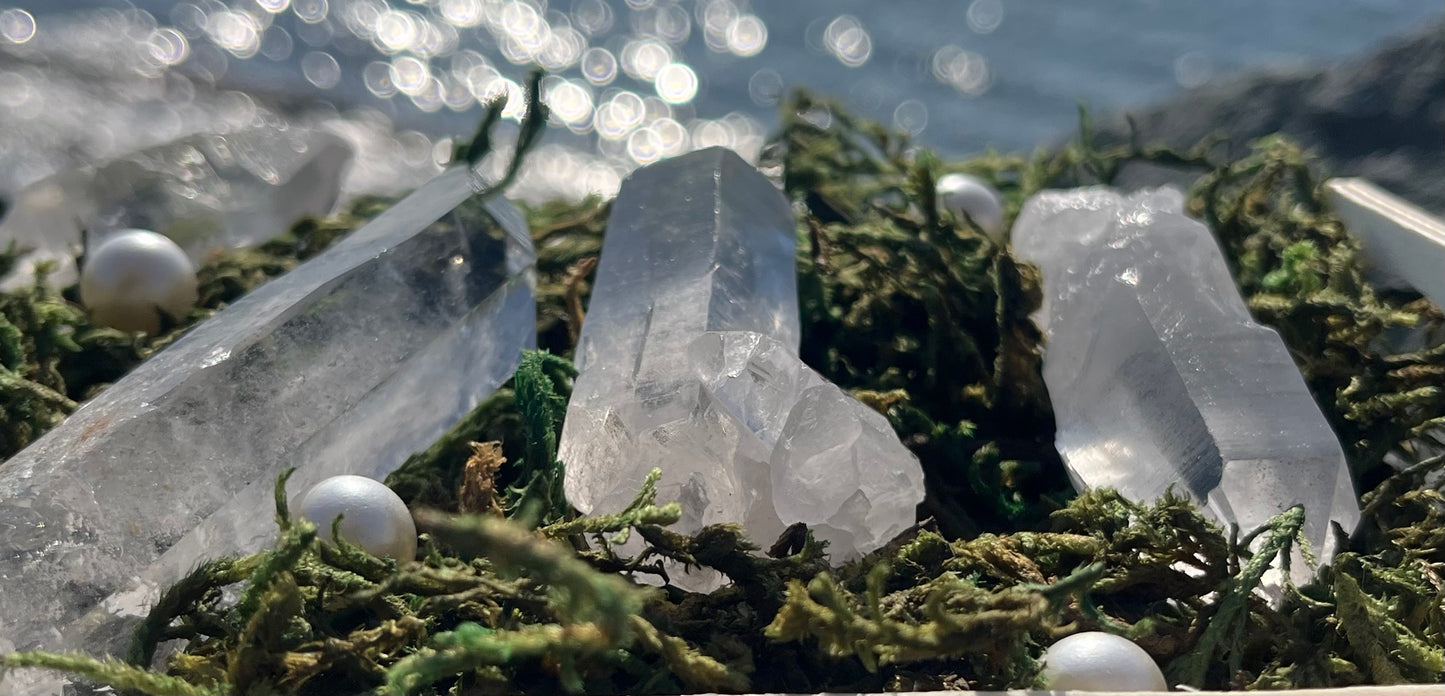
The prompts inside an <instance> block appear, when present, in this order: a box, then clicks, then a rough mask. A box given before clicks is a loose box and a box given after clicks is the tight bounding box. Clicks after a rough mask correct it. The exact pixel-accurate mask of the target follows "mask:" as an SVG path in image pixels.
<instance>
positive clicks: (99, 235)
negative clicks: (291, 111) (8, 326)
mask: <svg viewBox="0 0 1445 696" xmlns="http://www.w3.org/2000/svg"><path fill="white" fill-rule="evenodd" d="M351 158H352V150H351V146H350V145H348V144H347V143H346V141H345V140H343V139H341V138H340V137H338V136H335V135H332V134H330V133H326V132H324V131H318V130H311V129H305V128H301V127H294V128H274V127H269V126H259V127H255V128H250V129H247V130H242V131H237V132H235V133H228V134H217V133H203V134H197V135H190V136H187V137H185V138H181V139H179V140H176V141H174V142H170V143H166V144H164V145H158V146H156V147H152V148H148V149H145V150H141V151H139V152H133V153H131V154H128V155H125V156H123V157H119V158H117V159H114V160H111V161H110V162H107V163H105V164H102V165H100V166H85V167H78V168H75V169H70V170H66V171H62V172H59V173H57V174H54V175H52V176H50V177H48V178H45V179H42V180H40V181H37V182H35V183H33V184H31V185H29V186H27V187H26V188H24V189H22V190H21V191H20V192H19V193H18V194H16V195H15V197H14V199H13V200H11V201H9V206H8V208H9V210H8V211H7V213H6V214H5V216H4V217H3V218H0V244H6V243H9V242H10V241H11V240H14V241H16V242H18V243H19V244H20V245H21V246H24V247H29V248H32V249H34V251H33V252H32V253H31V254H30V255H28V256H27V257H26V258H25V259H24V261H25V264H26V266H29V267H33V266H34V264H35V263H36V262H39V261H43V260H47V259H53V260H56V261H58V262H60V264H61V265H60V267H59V268H58V269H57V271H56V273H55V274H54V275H52V276H51V280H52V281H53V282H56V283H62V284H63V283H67V282H70V281H71V280H72V279H73V278H74V277H75V269H74V267H73V266H74V264H73V263H71V260H70V254H71V252H72V251H73V247H74V246H76V245H77V244H78V243H79V242H80V241H81V234H82V232H81V231H82V230H85V233H86V234H87V235H88V237H89V239H88V240H87V241H88V243H89V244H90V245H91V246H95V245H97V244H99V243H100V242H101V241H103V240H104V239H105V237H106V236H107V235H108V234H110V233H112V232H115V231H117V230H122V229H126V228H139V229H145V230H151V231H153V232H158V233H160V234H163V235H165V236H167V237H170V238H171V239H172V240H173V241H175V242H176V243H177V244H179V245H180V246H181V248H182V249H185V250H186V252H187V253H188V254H189V255H190V256H191V258H192V259H193V260H197V261H199V260H200V259H201V258H203V257H204V256H205V255H207V254H209V253H210V252H212V251H215V250H217V249H227V248H234V247H240V246H245V245H248V244H253V243H257V242H260V241H264V240H266V239H269V238H271V237H274V236H276V235H277V234H280V233H281V232H283V231H285V230H286V229H287V228H288V227H290V226H291V223H293V222H295V221H296V220H298V219H300V218H303V217H307V216H314V217H317V216H323V215H326V214H327V213H330V212H331V209H332V207H333V206H335V204H336V200H337V197H338V196H340V194H341V180H342V175H343V174H344V173H345V170H346V167H347V165H348V164H349V163H350V162H351ZM29 275H30V274H29V273H18V274H16V275H15V276H12V277H11V278H9V279H7V282H8V283H9V284H10V285H14V284H25V283H29V282H30V279H29Z"/></svg>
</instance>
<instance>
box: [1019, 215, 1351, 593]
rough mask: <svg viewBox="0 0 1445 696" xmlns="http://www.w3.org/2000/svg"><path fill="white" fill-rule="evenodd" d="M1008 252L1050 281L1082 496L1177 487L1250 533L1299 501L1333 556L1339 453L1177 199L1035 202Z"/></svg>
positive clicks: (1071, 452)
mask: <svg viewBox="0 0 1445 696" xmlns="http://www.w3.org/2000/svg"><path fill="white" fill-rule="evenodd" d="M1013 245H1014V251H1015V253H1017V254H1018V255H1019V257H1020V258H1023V259H1025V260H1027V261H1029V262H1031V263H1033V264H1035V265H1037V266H1038V267H1039V268H1040V270H1041V271H1042V272H1043V282H1044V304H1043V307H1042V308H1041V309H1040V310H1039V313H1038V315H1037V320H1038V322H1039V325H1040V327H1041V328H1043V329H1044V331H1045V335H1046V340H1047V344H1046V345H1047V351H1046V353H1045V355H1044V368H1043V372H1044V381H1045V383H1046V384H1047V385H1048V388H1049V396H1050V399H1051V400H1052V401H1053V405H1054V414H1055V417H1056V419H1057V423H1058V433H1057V436H1056V444H1057V446H1058V449H1059V453H1060V454H1061V455H1062V456H1063V459H1064V462H1065V463H1066V464H1067V466H1068V469H1069V473H1070V475H1071V476H1072V478H1073V481H1074V484H1075V486H1077V487H1079V488H1085V487H1101V486H1108V487H1113V488H1116V489H1118V490H1119V491H1120V492H1122V493H1124V494H1125V495H1127V496H1129V497H1131V498H1134V499H1136V500H1153V499H1154V498H1156V497H1158V496H1159V495H1160V494H1162V493H1163V492H1164V491H1165V489H1166V488H1167V487H1169V486H1170V485H1177V486H1178V489H1179V490H1181V491H1184V492H1188V493H1190V494H1191V495H1192V496H1193V497H1194V498H1195V499H1196V500H1197V501H1199V502H1200V503H1201V504H1202V505H1203V506H1204V508H1205V509H1206V510H1207V512H1208V513H1210V514H1211V515H1213V516H1214V517H1215V518H1216V519H1218V520H1219V521H1221V522H1224V523H1237V524H1238V525H1240V527H1241V528H1243V529H1245V530H1249V529H1251V528H1254V527H1256V526H1258V525H1260V524H1261V523H1263V522H1264V521H1265V520H1267V519H1268V518H1270V517H1271V516H1273V515H1275V514H1277V513H1279V512H1281V511H1283V510H1285V509H1288V508H1289V507H1291V506H1293V505H1296V504H1302V505H1304V506H1305V511H1306V515H1307V522H1306V526H1305V536H1306V537H1307V538H1308V539H1309V541H1310V543H1311V544H1312V546H1313V548H1314V550H1315V551H1316V552H1320V553H1321V557H1322V558H1321V560H1325V561H1327V560H1328V559H1329V558H1330V557H1331V555H1332V554H1333V552H1334V543H1333V538H1332V535H1331V534H1330V522H1331V521H1334V522H1338V523H1340V525H1341V526H1342V527H1343V528H1344V529H1345V531H1347V532H1349V531H1353V530H1354V528H1355V525H1356V523H1357V522H1358V521H1359V515H1360V512H1359V506H1358V502H1357V501H1358V499H1357V498H1356V496H1355V491H1354V487H1353V484H1352V483H1351V479H1350V473H1349V469H1348V467H1347V466H1346V464H1345V458H1344V453H1343V451H1342V450H1341V448H1340V444H1339V441H1338V440H1337V439H1336V437H1335V434H1334V432H1333V431H1332V430H1331V429H1330V426H1329V424H1328V423H1327V422H1326V421H1325V419H1324V416H1323V415H1322V414H1321V413H1320V409H1319V407H1318V406H1317V405H1316V404H1315V402H1314V401H1313V400H1312V399H1311V397H1310V393H1309V391H1308V389H1307V388H1306V386H1305V383H1304V379H1303V377H1301V376H1300V373H1299V370H1298V369H1296V367H1295V365H1294V363H1293V362H1292V361H1291V360H1290V356H1289V352H1288V350H1287V349H1286V348H1285V345H1284V343H1283V341H1281V340H1280V338H1279V335H1278V334H1276V333H1275V332H1274V330H1272V329H1269V328H1267V327H1264V326H1261V325H1259V324H1257V323H1255V322H1254V321H1253V320H1252V319H1251V318H1250V315H1249V311H1248V308H1247V307H1246V306H1245V304H1244V301H1243V300H1242V299H1241V298H1240V296H1239V292H1238V290H1237V289H1236V287H1235V285H1234V281H1233V279H1232V278H1231V276H1230V274H1229V270H1228V268H1227V267H1226V265H1225V262H1224V257H1223V255H1222V254H1221V253H1220V250H1219V247H1218V245H1217V243H1216V242H1215V240H1214V237H1213V236H1212V235H1211V234H1210V232H1209V230H1208V228H1206V227H1205V226H1204V225H1203V224H1201V223H1199V222H1197V221H1195V220H1191V219H1189V218H1187V217H1185V215H1184V213H1183V197H1182V196H1181V195H1180V194H1179V193H1178V192H1177V191H1174V190H1170V189H1162V190H1157V191H1145V192H1140V193H1137V194H1133V195H1130V196H1122V195H1120V194H1118V193H1115V192H1113V191H1111V190H1107V189H1079V190H1073V191H1049V192H1044V193H1041V194H1039V195H1037V196H1035V197H1034V198H1032V199H1030V200H1029V201H1028V203H1027V204H1026V205H1025V206H1024V210H1023V212H1022V214H1021V215H1020V216H1019V218H1018V221H1017V222H1016V223H1015V224H1014V229H1013ZM1301 566H1303V564H1302V563H1297V564H1296V566H1295V568H1294V575H1295V579H1296V580H1301V579H1305V578H1307V577H1308V576H1309V574H1310V573H1309V571H1308V569H1306V568H1303V567H1301Z"/></svg>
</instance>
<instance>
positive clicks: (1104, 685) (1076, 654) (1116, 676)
mask: <svg viewBox="0 0 1445 696" xmlns="http://www.w3.org/2000/svg"><path fill="white" fill-rule="evenodd" d="M1043 663H1044V681H1045V688H1047V689H1049V690H1052V691H1065V690H1072V691H1114V692H1119V691H1168V690H1169V685H1168V683H1167V682H1165V681H1164V673H1163V672H1160V671H1159V665H1156V664H1154V659H1153V658H1151V657H1149V653H1147V652H1144V649H1143V648H1141V647H1139V646H1137V645H1135V644H1134V643H1133V642H1131V641H1130V640H1129V639H1127V638H1121V637H1119V636H1116V635H1113V634H1111V633H1102V632H1099V631H1090V632H1086V633H1075V634H1074V635H1072V636H1069V637H1067V638H1064V639H1063V640H1060V641H1059V642H1057V643H1054V644H1053V645H1051V646H1049V649H1048V650H1047V651H1045V652H1044V657H1043Z"/></svg>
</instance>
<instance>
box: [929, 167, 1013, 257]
mask: <svg viewBox="0 0 1445 696" xmlns="http://www.w3.org/2000/svg"><path fill="white" fill-rule="evenodd" d="M937 189H938V204H939V206H941V207H942V208H943V209H944V210H947V211H949V212H951V213H953V214H954V215H956V216H958V217H959V218H962V217H963V216H964V215H965V214H967V215H968V217H969V218H971V219H972V220H973V222H974V224H976V225H978V226H979V228H980V229H982V230H983V231H984V232H986V233H987V234H988V236H989V237H990V238H992V239H993V240H994V241H1000V240H1001V239H1002V236H1003V199H1002V198H1001V197H1000V196H999V193H998V191H996V190H994V188H993V187H992V186H989V185H988V184H987V183H985V182H984V181H983V180H982V179H979V178H977V177H973V176H969V175H967V174H946V175H944V176H943V177H941V178H939V180H938V185H937Z"/></svg>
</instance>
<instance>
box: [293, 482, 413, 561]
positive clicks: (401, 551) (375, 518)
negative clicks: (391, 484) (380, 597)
mask: <svg viewBox="0 0 1445 696" xmlns="http://www.w3.org/2000/svg"><path fill="white" fill-rule="evenodd" d="M293 507H294V508H295V510H296V512H297V514H299V515H300V516H302V517H304V518H306V519H307V520H310V521H311V523H312V524H314V525H316V527H317V531H318V532H320V534H321V537H322V538H323V539H326V540H327V541H332V542H334V541H335V538H334V537H333V536H332V535H331V527H332V523H333V522H335V521H336V518H337V517H338V516H339V517H341V524H340V532H341V538H342V539H345V540H346V541H347V542H348V543H351V544H354V545H356V546H359V547H361V548H362V549H365V550H366V552H367V553H369V554H371V555H373V556H382V557H386V558H395V559H396V560H398V561H402V562H405V561H410V560H413V559H415V558H416V523H415V522H413V521H412V519H411V511H410V510H407V509H406V503H404V502H402V500H401V498H400V497H398V496H397V494H396V493H393V492H392V490H391V489H390V488H387V487H386V485H385V484H383V483H381V482H380V481H376V480H374V479H369V478H367V477H365V476H352V475H346V476H332V477H331V478H328V479H326V480H324V481H321V482H320V483H318V484H316V485H315V486H312V487H311V490H308V491H306V493H304V494H303V495H302V496H301V497H300V498H299V499H297V501H296V504H295V505H294V506H293Z"/></svg>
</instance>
